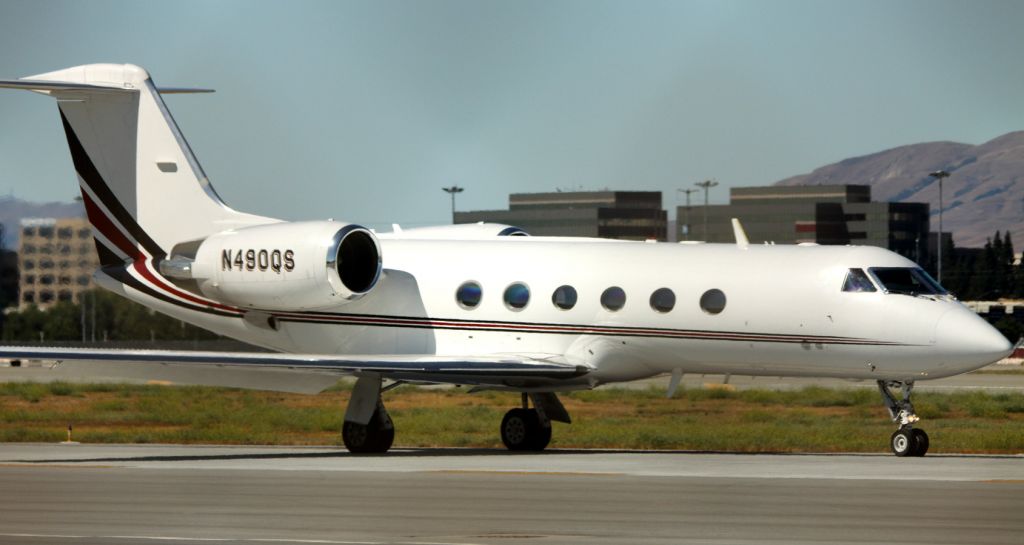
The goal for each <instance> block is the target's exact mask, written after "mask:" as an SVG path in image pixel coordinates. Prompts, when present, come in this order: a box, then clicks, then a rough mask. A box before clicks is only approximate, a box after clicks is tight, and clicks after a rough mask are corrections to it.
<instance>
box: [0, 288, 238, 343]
mask: <svg viewBox="0 0 1024 545" xmlns="http://www.w3.org/2000/svg"><path fill="white" fill-rule="evenodd" d="M81 300H82V301H83V302H84V304H85V305H86V308H85V311H86V316H88V317H90V319H87V320H86V324H85V326H86V333H88V335H83V334H82V333H83V332H82V307H81V306H80V305H79V304H77V303H71V302H60V303H57V304H55V305H53V306H52V307H50V308H49V309H47V310H45V311H42V310H39V309H38V308H37V307H36V306H34V305H33V306H30V307H28V308H26V309H25V310H22V311H19V312H12V313H10V314H8V315H7V320H6V323H4V329H3V339H4V340H5V341H35V342H38V341H40V340H42V341H77V340H81V339H82V338H83V336H85V337H92V335H91V333H92V327H93V324H92V320H91V316H92V315H93V305H95V315H96V323H95V328H96V331H95V337H96V339H97V340H111V341H149V340H155V341H182V340H209V339H216V338H219V337H218V335H216V334H214V333H211V332H209V331H206V330H205V329H202V328H199V327H196V326H193V325H190V324H186V323H185V322H182V321H180V320H176V319H174V318H171V317H170V316H166V315H163V314H159V313H157V312H155V311H153V310H150V309H148V308H146V307H144V306H142V305H140V304H138V303H135V302H132V301H129V300H128V299H125V298H123V297H120V296H118V295H115V294H113V293H110V292H107V291H102V290H94V291H91V292H88V293H86V294H84V295H83V297H82V298H81ZM40 333H42V336H40Z"/></svg>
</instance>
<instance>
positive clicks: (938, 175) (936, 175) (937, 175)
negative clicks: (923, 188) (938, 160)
mask: <svg viewBox="0 0 1024 545" xmlns="http://www.w3.org/2000/svg"><path fill="white" fill-rule="evenodd" d="M929 176H931V177H932V178H935V179H936V180H938V181H939V239H938V243H937V244H936V246H938V247H939V258H938V269H937V270H938V273H939V278H938V280H939V284H941V283H942V206H943V203H942V179H943V178H949V173H948V172H946V171H945V170H936V171H935V172H932V173H931V174H929Z"/></svg>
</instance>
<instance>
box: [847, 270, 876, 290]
mask: <svg viewBox="0 0 1024 545" xmlns="http://www.w3.org/2000/svg"><path fill="white" fill-rule="evenodd" d="M843 291H849V292H867V291H878V290H876V289H875V285H874V284H872V283H871V279H870V278H868V275H866V274H864V269H850V272H848V273H846V282H844V283H843Z"/></svg>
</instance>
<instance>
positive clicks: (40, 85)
mask: <svg viewBox="0 0 1024 545" xmlns="http://www.w3.org/2000/svg"><path fill="white" fill-rule="evenodd" d="M0 88H8V89H25V90H26V91H45V92H50V91H92V92H97V91H98V92H118V91H122V92H123V91H135V90H136V89H134V88H131V87H118V86H116V85H110V86H107V85H92V84H88V83H76V82H71V81H45V80H31V79H4V80H0ZM157 92H159V93H160V94H161V95H180V94H186V93H213V92H215V91H214V90H213V89H202V88H199V87H158V88H157Z"/></svg>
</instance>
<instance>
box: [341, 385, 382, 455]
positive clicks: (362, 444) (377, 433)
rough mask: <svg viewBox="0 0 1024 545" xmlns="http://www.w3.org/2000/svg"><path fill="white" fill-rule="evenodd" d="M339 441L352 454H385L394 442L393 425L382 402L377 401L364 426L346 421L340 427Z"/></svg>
mask: <svg viewBox="0 0 1024 545" xmlns="http://www.w3.org/2000/svg"><path fill="white" fill-rule="evenodd" d="M341 439H342V441H344V442H345V448H347V449H348V451H349V452H351V453H353V454H373V453H378V454H380V453H384V452H387V451H388V449H389V448H391V444H392V443H394V442H395V425H394V423H393V422H391V416H390V415H388V411H387V409H385V408H384V401H383V400H381V399H380V398H378V399H377V409H376V410H374V411H373V416H371V417H370V421H369V422H367V423H366V424H358V423H356V422H348V421H346V422H345V423H344V424H343V425H342V426H341Z"/></svg>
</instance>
